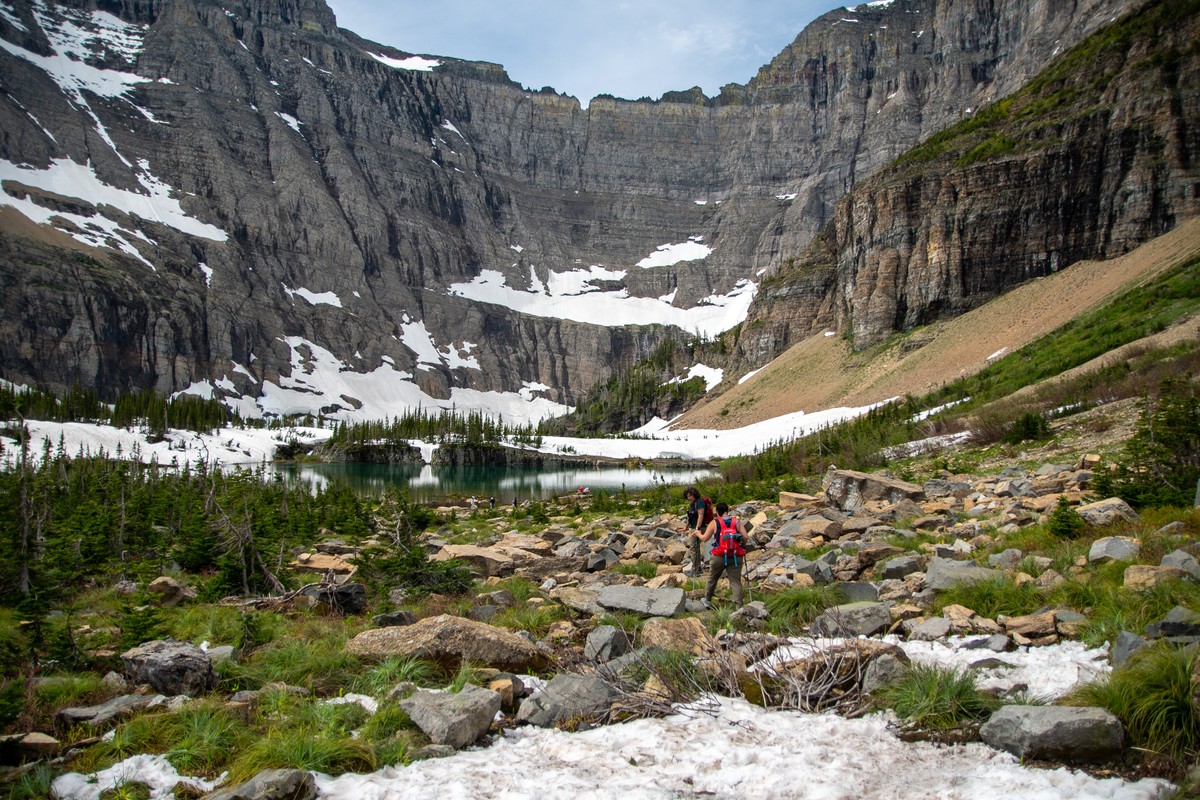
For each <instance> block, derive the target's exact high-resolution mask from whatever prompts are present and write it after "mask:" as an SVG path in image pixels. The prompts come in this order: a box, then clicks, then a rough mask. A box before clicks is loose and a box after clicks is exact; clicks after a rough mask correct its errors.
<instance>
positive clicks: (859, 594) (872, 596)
mask: <svg viewBox="0 0 1200 800" xmlns="http://www.w3.org/2000/svg"><path fill="white" fill-rule="evenodd" d="M837 588H838V589H839V590H840V591H841V593H842V596H843V597H844V598H846V602H847V603H861V602H867V603H874V602H875V601H877V600H878V599H879V588H878V587H877V586H875V584H873V583H869V582H867V581H842V582H841V583H839V584H838V585H837Z"/></svg>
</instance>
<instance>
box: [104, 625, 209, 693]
mask: <svg viewBox="0 0 1200 800" xmlns="http://www.w3.org/2000/svg"><path fill="white" fill-rule="evenodd" d="M121 661H122V663H124V665H125V674H126V675H128V676H129V679H130V680H131V681H132V682H133V683H148V684H150V685H151V686H152V687H154V690H155V691H156V692H162V693H163V694H166V695H177V694H186V695H189V696H191V697H195V696H196V695H198V694H203V693H204V692H207V691H208V690H209V689H211V688H212V687H213V685H214V684H215V683H216V682H217V673H216V672H215V671H214V670H213V665H212V658H210V657H209V655H208V653H206V652H204V651H203V650H201V649H200V648H199V647H197V646H196V645H194V644H192V643H191V642H177V641H175V640H173V639H160V640H155V641H152V642H146V643H145V644H140V645H138V646H137V647H134V648H132V649H130V650H126V651H125V652H124V653H122V654H121Z"/></svg>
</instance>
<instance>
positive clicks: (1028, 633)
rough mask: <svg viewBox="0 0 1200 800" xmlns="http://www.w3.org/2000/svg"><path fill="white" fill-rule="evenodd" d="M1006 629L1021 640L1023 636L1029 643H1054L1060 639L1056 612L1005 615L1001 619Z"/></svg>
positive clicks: (1010, 634) (1014, 638)
mask: <svg viewBox="0 0 1200 800" xmlns="http://www.w3.org/2000/svg"><path fill="white" fill-rule="evenodd" d="M1000 621H1001V622H1002V623H1003V625H1004V631H1005V633H1007V634H1008V635H1009V636H1011V637H1013V640H1014V641H1018V642H1020V640H1021V638H1022V637H1023V638H1024V639H1026V640H1028V643H1029V644H1035V645H1043V644H1053V643H1054V642H1056V641H1058V627H1057V625H1056V623H1055V612H1054V611H1053V610H1051V611H1043V612H1041V613H1038V614H1025V615H1023V616H1020V617H1003V618H1001V620H1000Z"/></svg>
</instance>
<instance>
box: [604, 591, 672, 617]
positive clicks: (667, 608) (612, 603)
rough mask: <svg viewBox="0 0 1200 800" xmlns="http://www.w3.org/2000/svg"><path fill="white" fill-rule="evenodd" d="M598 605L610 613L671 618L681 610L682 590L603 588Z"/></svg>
mask: <svg viewBox="0 0 1200 800" xmlns="http://www.w3.org/2000/svg"><path fill="white" fill-rule="evenodd" d="M599 603H600V605H601V606H602V607H604V608H606V609H608V610H610V611H629V612H632V613H634V614H644V615H646V616H648V617H673V616H675V615H676V614H678V613H679V612H680V611H682V610H683V590H682V589H673V588H669V587H667V588H662V589H651V588H650V587H648V586H625V585H623V584H622V585H617V586H605V587H604V588H603V589H601V590H600V598H599Z"/></svg>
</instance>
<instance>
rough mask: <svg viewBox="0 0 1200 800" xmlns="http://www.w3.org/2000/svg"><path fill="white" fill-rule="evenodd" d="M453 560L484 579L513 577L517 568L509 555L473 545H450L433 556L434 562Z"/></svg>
mask: <svg viewBox="0 0 1200 800" xmlns="http://www.w3.org/2000/svg"><path fill="white" fill-rule="evenodd" d="M560 555H561V553H560ZM451 559H457V560H459V561H461V562H463V563H464V564H466V566H467V568H468V569H470V570H471V571H472V572H474V573H475V574H477V575H481V576H483V577H484V578H491V577H499V578H503V577H506V576H508V575H512V574H513V571H514V570H515V569H516V566H517V565H516V563H515V562H514V561H513V558H512V556H510V555H508V554H507V553H503V552H500V551H499V550H496V549H493V548H490V547H477V546H475V545H473V544H448V545H446V546H445V547H443V548H442V549H441V550H439V551H437V553H435V554H434V556H433V560H434V561H449V560H451Z"/></svg>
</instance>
